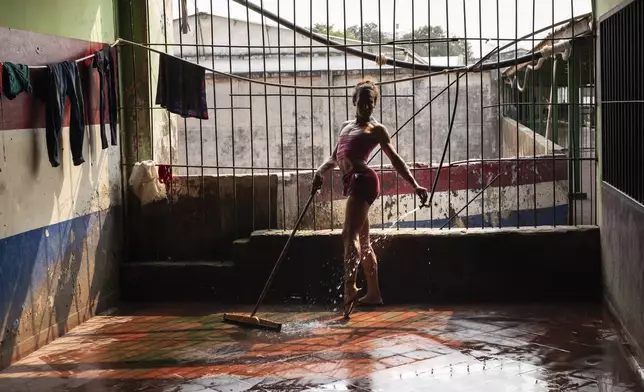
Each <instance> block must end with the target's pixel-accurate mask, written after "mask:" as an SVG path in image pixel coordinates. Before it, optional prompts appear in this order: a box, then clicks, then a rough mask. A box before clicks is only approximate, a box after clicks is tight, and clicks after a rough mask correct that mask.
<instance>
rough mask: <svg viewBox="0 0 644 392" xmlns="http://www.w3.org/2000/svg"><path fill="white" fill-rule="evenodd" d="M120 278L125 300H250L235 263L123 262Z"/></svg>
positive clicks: (122, 297) (122, 296)
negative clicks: (241, 283)
mask: <svg viewBox="0 0 644 392" xmlns="http://www.w3.org/2000/svg"><path fill="white" fill-rule="evenodd" d="M120 275H121V281H120V284H121V299H122V300H124V301H152V302H154V301H182V300H190V301H195V300H205V301H210V300H216V301H219V302H227V301H230V302H249V301H251V299H250V298H248V295H247V292H246V290H244V287H243V286H241V285H240V284H239V282H240V281H241V280H242V279H241V277H240V274H239V270H238V268H236V266H235V263H234V262H232V261H186V262H180V261H158V262H141V263H124V264H123V265H122V266H121V271H120Z"/></svg>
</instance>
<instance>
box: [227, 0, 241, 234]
mask: <svg viewBox="0 0 644 392" xmlns="http://www.w3.org/2000/svg"><path fill="white" fill-rule="evenodd" d="M226 5H227V11H228V45H229V46H228V67H229V71H230V73H231V74H233V73H234V72H233V51H232V44H233V38H232V28H231V26H230V23H231V17H230V2H228V1H227V2H226ZM228 82H229V84H228V86H229V90H230V91H229V93H232V92H233V79H232V78H228ZM234 106H235V105H234V100H233V96H232V95H231V96H230V134H231V155H232V167H233V214H235V215H234V219H233V222H234V237H235V238H237V236H238V234H239V222H237V215H238V214H237V174H236V170H235V110H234V109H233V107H234Z"/></svg>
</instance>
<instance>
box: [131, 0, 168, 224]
mask: <svg viewBox="0 0 644 392" xmlns="http://www.w3.org/2000/svg"><path fill="white" fill-rule="evenodd" d="M148 4H149V3H148ZM169 19H170V24H171V25H172V28H173V29H174V24H173V22H174V21H173V20H172V18H169ZM167 21H168V14H167V10H166V2H165V1H164V2H163V24H164V28H163V42H164V49H165V50H164V51H165V52H166V53H168V49H169V45H168V29H167V27H166V24H167ZM134 50H135V49H134V48H132V51H134ZM159 56H161V55H159ZM159 61H161V60H160V59H159ZM134 80H136V77H135V78H134ZM165 114H166V116H168V146H169V149H168V150H169V158H170V170H172V172H173V173H174V168H173V166H172V165H173V159H172V158H173V154H172V150H173V148H172V126H171V121H170V119H171V114H170V112H169V111H167V110H166V112H165ZM169 188H170V189H169V195H168V200H169V201H168V213H169V215H170V219H172V216H173V208H172V195H174V181H170V186H169ZM168 226H169V225H168ZM167 230H168V229H165V232H166V233H167Z"/></svg>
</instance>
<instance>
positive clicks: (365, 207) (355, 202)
mask: <svg viewBox="0 0 644 392" xmlns="http://www.w3.org/2000/svg"><path fill="white" fill-rule="evenodd" d="M368 212H369V204H367V202H365V201H364V200H361V199H357V198H355V197H353V196H349V198H348V199H347V208H346V213H345V218H344V228H343V230H342V240H343V241H344V317H345V318H349V315H350V314H351V312H352V311H353V307H354V305H355V302H356V300H357V297H358V288H357V287H356V280H357V276H358V265H359V264H360V247H359V245H360V243H359V233H360V229H361V228H362V226H363V225H364V222H365V220H366V218H367V213H368Z"/></svg>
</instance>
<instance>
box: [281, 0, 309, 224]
mask: <svg viewBox="0 0 644 392" xmlns="http://www.w3.org/2000/svg"><path fill="white" fill-rule="evenodd" d="M296 2H297V0H293V23H294V24H297V20H296V19H297V9H296V7H295V3H296ZM296 43H297V33H296V32H295V30H293V45H295V44H296ZM280 70H281V68H280ZM293 84H294V85H296V86H297V49H296V48H295V47H293ZM297 90H298V89H297V88H296V89H295V90H294V94H295V96H294V97H293V108H294V109H293V114H294V115H293V117H294V120H295V168H296V171H295V195H296V196H295V198H296V200H297V202H296V203H297V216H299V215H300V154H299V153H300V147H299V143H298V142H299V136H298V132H297V128H298V127H297V117H298V116H297V115H298V111H297ZM312 94H313V90H311V95H312ZM294 223H295V222H294Z"/></svg>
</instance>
